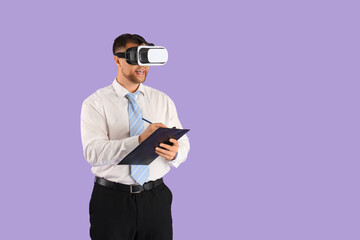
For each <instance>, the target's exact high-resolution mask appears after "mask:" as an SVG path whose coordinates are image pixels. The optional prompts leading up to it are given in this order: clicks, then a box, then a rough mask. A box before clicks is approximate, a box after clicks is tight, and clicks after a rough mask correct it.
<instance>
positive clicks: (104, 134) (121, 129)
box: [81, 79, 190, 184]
mask: <svg viewBox="0 0 360 240" xmlns="http://www.w3.org/2000/svg"><path fill="white" fill-rule="evenodd" d="M138 90H139V91H140V94H138V96H137V99H136V101H137V103H138V105H139V107H140V109H141V112H142V115H143V118H145V119H147V120H149V121H150V122H152V123H163V124H165V125H166V126H167V127H170V128H172V127H176V128H182V125H181V123H180V121H179V118H178V115H177V111H176V108H175V104H174V102H173V101H172V100H171V99H170V98H169V97H168V96H167V95H166V94H165V93H163V92H161V91H159V90H156V89H153V88H151V87H148V86H145V85H144V84H140V86H139V88H138ZM128 93H129V91H128V90H126V89H125V88H124V87H123V86H121V85H120V84H119V83H118V82H117V81H116V79H115V80H114V81H113V83H112V84H111V85H109V86H107V87H104V88H101V89H98V90H97V91H96V92H95V93H93V94H92V95H90V96H89V97H88V98H86V99H85V100H84V101H83V103H82V108H81V141H82V145H83V151H84V157H85V159H86V160H87V161H88V162H89V163H90V165H91V166H92V168H91V171H92V173H93V174H94V175H95V176H98V177H103V178H106V179H107V180H109V181H113V182H118V183H123V184H137V183H136V181H135V180H134V179H133V178H132V177H131V175H130V165H117V163H119V162H120V161H121V160H122V159H123V158H124V157H125V156H126V155H127V154H129V153H130V152H131V151H132V150H133V149H134V148H136V147H137V146H138V145H139V139H138V138H139V136H133V137H130V130H129V116H128V106H129V100H128V99H127V98H126V97H125V95H126V94H128ZM148 126H149V123H147V122H145V121H144V127H145V129H146V128H147V127H148ZM178 142H179V149H178V153H177V156H176V158H175V159H174V160H172V161H168V160H166V159H165V158H163V157H161V156H159V157H157V158H156V159H155V160H154V161H153V162H152V163H151V164H150V165H149V167H150V177H149V179H148V180H147V181H154V180H156V179H159V178H161V177H163V176H164V175H165V174H166V173H168V172H169V171H170V166H173V167H178V166H179V165H180V164H181V163H182V162H184V161H185V160H186V158H187V155H188V152H189V149H190V143H189V139H188V137H187V136H186V135H184V136H183V137H182V138H180V139H179V141H178Z"/></svg>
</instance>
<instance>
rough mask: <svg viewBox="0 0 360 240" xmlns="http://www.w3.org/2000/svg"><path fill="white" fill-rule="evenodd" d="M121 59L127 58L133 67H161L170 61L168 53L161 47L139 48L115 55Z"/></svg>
mask: <svg viewBox="0 0 360 240" xmlns="http://www.w3.org/2000/svg"><path fill="white" fill-rule="evenodd" d="M115 56H118V57H119V58H125V59H126V62H127V63H128V64H131V65H139V66H160V65H164V64H165V63H166V62H167V60H168V51H167V50H166V48H165V47H161V46H149V45H148V46H138V47H132V48H128V49H127V50H126V52H119V53H115Z"/></svg>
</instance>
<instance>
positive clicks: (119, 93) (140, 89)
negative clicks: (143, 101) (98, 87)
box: [112, 78, 145, 98]
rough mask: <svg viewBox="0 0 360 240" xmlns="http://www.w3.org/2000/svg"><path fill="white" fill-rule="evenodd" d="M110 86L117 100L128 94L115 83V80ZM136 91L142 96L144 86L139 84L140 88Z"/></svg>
mask: <svg viewBox="0 0 360 240" xmlns="http://www.w3.org/2000/svg"><path fill="white" fill-rule="evenodd" d="M112 85H113V87H114V89H115V92H116V95H117V96H118V97H119V98H125V96H126V94H128V93H129V91H128V90H127V89H126V88H124V87H123V86H122V85H121V84H120V83H119V82H118V81H116V78H115V79H114V81H113V83H112ZM137 91H140V92H141V93H142V94H143V95H144V94H145V90H144V85H143V84H142V83H140V86H139V88H138V89H137Z"/></svg>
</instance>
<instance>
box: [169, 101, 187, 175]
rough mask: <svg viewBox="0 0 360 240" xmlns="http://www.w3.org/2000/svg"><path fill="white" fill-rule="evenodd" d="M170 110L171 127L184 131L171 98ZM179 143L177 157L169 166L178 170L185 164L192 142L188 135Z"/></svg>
mask: <svg viewBox="0 0 360 240" xmlns="http://www.w3.org/2000/svg"><path fill="white" fill-rule="evenodd" d="M169 108H170V109H169V110H170V114H171V117H170V126H171V127H176V128H180V129H182V128H183V127H182V125H181V123H180V120H179V117H178V114H177V111H176V107H175V104H174V102H173V101H172V100H171V99H170V98H169ZM178 143H179V149H178V152H177V154H176V156H175V159H174V160H172V161H169V165H170V166H172V167H176V168H177V167H179V166H180V164H181V163H183V162H185V160H186V159H187V155H188V153H189V150H190V142H189V138H188V137H187V135H186V134H185V135H184V136H182V137H181V138H180V139H179V140H178Z"/></svg>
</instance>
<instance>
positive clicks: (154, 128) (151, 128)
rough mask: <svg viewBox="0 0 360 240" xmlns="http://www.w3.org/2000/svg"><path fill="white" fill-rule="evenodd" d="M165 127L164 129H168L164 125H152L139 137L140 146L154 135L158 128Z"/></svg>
mask: <svg viewBox="0 0 360 240" xmlns="http://www.w3.org/2000/svg"><path fill="white" fill-rule="evenodd" d="M160 127H163V128H167V126H165V125H164V124H162V123H152V124H150V125H149V126H148V127H147V128H146V129H145V131H144V132H143V133H142V134H140V135H139V144H140V143H142V142H143V141H145V139H147V138H148V137H149V136H150V135H151V134H153V132H155V131H156V130H157V129H158V128H160Z"/></svg>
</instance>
